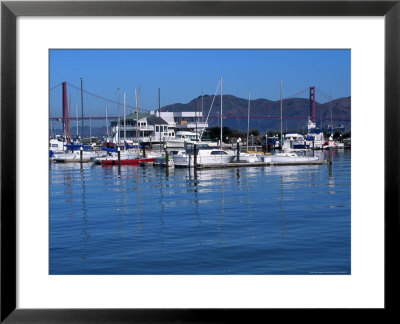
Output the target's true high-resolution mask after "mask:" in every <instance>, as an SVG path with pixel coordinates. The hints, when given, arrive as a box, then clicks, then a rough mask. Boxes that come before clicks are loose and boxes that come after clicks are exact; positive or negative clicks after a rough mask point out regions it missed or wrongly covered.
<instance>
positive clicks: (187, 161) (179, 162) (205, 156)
mask: <svg viewBox="0 0 400 324" xmlns="http://www.w3.org/2000/svg"><path fill="white" fill-rule="evenodd" d="M196 147H197V149H196V151H197V164H198V165H212V164H223V163H230V162H232V160H233V159H234V158H235V155H234V154H229V153H228V152H227V151H226V150H221V149H216V148H212V147H210V146H209V145H207V144H204V143H202V144H196ZM194 153H195V152H194V144H191V143H186V147H185V150H182V151H179V152H177V153H176V154H174V155H173V156H172V158H173V160H174V165H175V166H176V167H193V166H194V158H195V157H194Z"/></svg>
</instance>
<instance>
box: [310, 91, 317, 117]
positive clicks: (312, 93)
mask: <svg viewBox="0 0 400 324" xmlns="http://www.w3.org/2000/svg"><path fill="white" fill-rule="evenodd" d="M310 119H311V121H312V122H313V123H315V122H316V116H315V87H310Z"/></svg>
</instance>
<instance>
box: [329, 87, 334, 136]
mask: <svg viewBox="0 0 400 324" xmlns="http://www.w3.org/2000/svg"><path fill="white" fill-rule="evenodd" d="M329 99H330V103H329V106H330V108H331V135H332V139H333V122H332V96H331V92H330V91H329Z"/></svg>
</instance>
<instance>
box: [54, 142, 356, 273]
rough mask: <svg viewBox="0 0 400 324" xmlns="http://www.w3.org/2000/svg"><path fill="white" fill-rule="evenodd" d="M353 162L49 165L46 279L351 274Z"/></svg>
mask: <svg viewBox="0 0 400 324" xmlns="http://www.w3.org/2000/svg"><path fill="white" fill-rule="evenodd" d="M321 153H322V152H321ZM325 154H327V153H326V152H325ZM350 157H351V156H350V151H347V150H346V151H338V152H334V162H333V166H332V167H329V166H328V165H321V166H294V167H292V166H281V167H278V166H271V167H252V168H231V169H221V170H202V171H197V173H196V174H195V173H194V171H193V170H188V169H175V170H173V169H172V170H170V171H169V174H168V175H167V174H166V170H165V169H163V168H157V167H153V166H147V167H136V166H123V167H121V174H120V175H118V168H117V167H102V166H94V165H89V164H87V165H84V168H83V169H82V170H81V169H80V167H79V164H76V165H74V164H66V165H64V164H54V163H50V222H49V225H50V274H223V275H226V274H315V273H323V274H350V271H351V262H350V261H351V260H350V183H351V182H350V180H351V179H350Z"/></svg>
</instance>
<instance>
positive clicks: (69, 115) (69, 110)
mask: <svg viewBox="0 0 400 324" xmlns="http://www.w3.org/2000/svg"><path fill="white" fill-rule="evenodd" d="M69 143H71V94H69V103H68V144H69Z"/></svg>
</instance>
